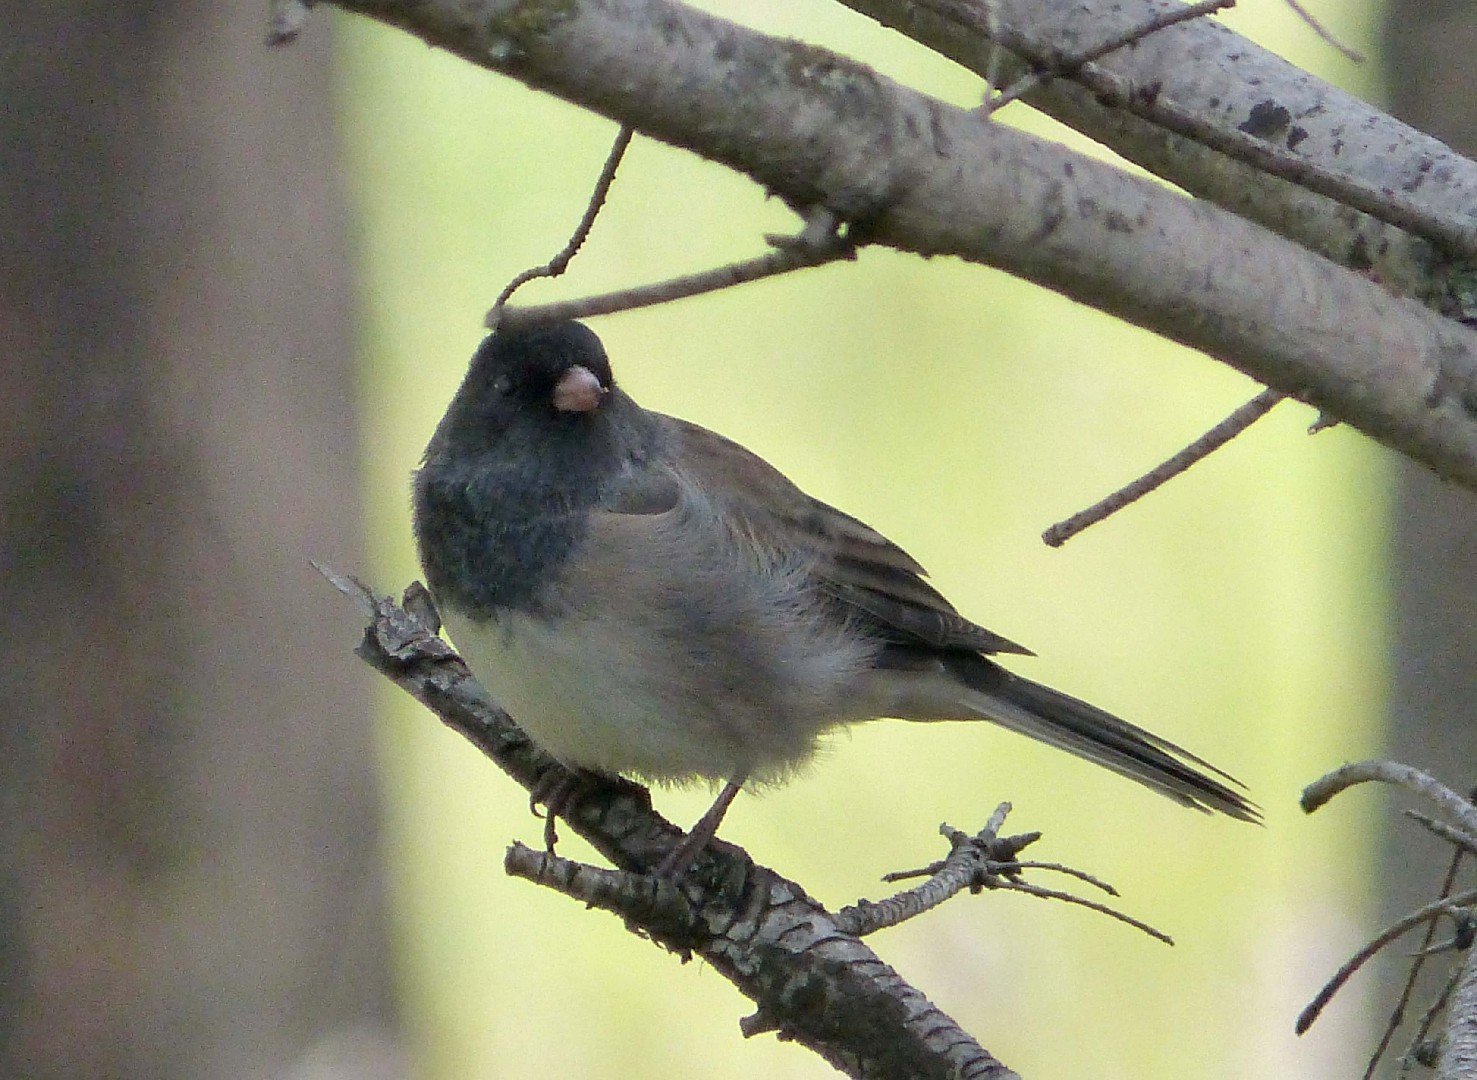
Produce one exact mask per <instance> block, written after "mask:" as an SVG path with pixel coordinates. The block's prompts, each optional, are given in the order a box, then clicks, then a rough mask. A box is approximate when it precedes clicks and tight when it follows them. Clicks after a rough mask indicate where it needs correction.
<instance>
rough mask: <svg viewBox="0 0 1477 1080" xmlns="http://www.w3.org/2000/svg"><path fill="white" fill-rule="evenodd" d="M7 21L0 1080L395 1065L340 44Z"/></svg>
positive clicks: (90, 7) (232, 28) (164, 15)
mask: <svg viewBox="0 0 1477 1080" xmlns="http://www.w3.org/2000/svg"><path fill="white" fill-rule="evenodd" d="M4 16H5V25H6V31H5V41H4V45H3V46H0V57H3V63H0V101H3V102H4V108H3V109H0V148H3V149H0V184H3V188H0V235H3V236H4V237H5V238H6V240H5V243H4V245H3V246H0V349H3V352H0V355H3V365H4V367H3V371H4V383H3V392H0V595H3V597H4V600H5V602H4V604H3V607H0V656H3V658H4V663H3V664H0V702H3V703H4V721H3V726H0V1075H3V1076H6V1077H16V1078H28V1080H29V1078H36V1080H46V1078H57V1080H61V1078H68V1080H75V1078H78V1077H95V1078H99V1080H101V1078H108V1080H128V1078H131V1077H138V1078H145V1077H147V1078H149V1080H169V1078H174V1077H180V1078H184V1077H190V1078H201V1077H222V1078H227V1077H229V1078H231V1080H240V1078H245V1077H265V1076H287V1075H294V1074H297V1075H307V1073H308V1071H309V1069H310V1068H312V1069H314V1070H315V1071H313V1075H314V1076H329V1075H336V1074H337V1073H338V1072H340V1071H345V1072H346V1071H347V1069H348V1067H349V1066H350V1065H352V1068H353V1071H354V1074H355V1075H356V1076H360V1077H366V1076H394V1075H397V1074H398V1072H399V1070H398V1067H397V1066H396V1064H395V1053H394V1037H395V1036H394V1008H393V1005H392V995H391V985H390V975H389V970H388V960H387V948H386V938H387V934H386V926H385V903H384V890H383V887H382V883H381V880H380V877H379V874H380V871H379V861H378V852H377V838H376V828H377V823H378V809H377V805H376V795H375V787H374V778H373V760H372V746H371V732H370V730H369V729H368V727H367V724H366V717H367V716H368V713H369V709H368V705H369V681H370V676H369V675H368V674H367V673H365V672H363V671H362V670H360V669H359V668H358V667H357V666H356V665H354V664H351V663H349V662H346V661H344V660H342V659H330V660H325V659H324V658H325V657H329V658H333V657H342V655H343V652H342V649H343V646H344V645H345V644H346V643H347V642H348V641H349V640H350V639H351V638H352V636H353V635H354V634H355V633H356V632H357V631H356V628H355V626H354V620H353V619H352V618H351V617H348V616H346V614H345V611H344V608H343V606H342V601H341V600H339V599H338V598H337V597H336V596H334V595H333V594H332V592H331V590H329V589H328V588H326V587H325V586H324V585H323V583H322V582H321V581H319V580H317V579H316V575H314V574H313V573H312V572H311V571H310V569H309V568H308V565H307V560H308V558H309V557H314V556H316V557H319V558H323V559H326V560H329V561H331V562H334V563H336V564H339V565H344V566H346V567H353V566H354V565H356V563H357V561H358V552H359V541H358V537H357V532H358V522H359V518H360V514H359V506H358V493H357V479H356V434H355V427H354V392H353V390H354V372H353V368H352V364H351V359H352V358H351V333H350V326H349V308H350V303H349V295H350V290H349V284H348V267H347V260H346V256H345V251H344V247H345V241H344V229H343V208H342V198H341V195H340V192H339V191H338V188H337V186H336V179H337V177H336V171H335V170H336V158H335V146H334V139H333V137H332V127H331V122H330V119H331V118H330V116H329V109H330V105H331V102H332V98H333V95H332V94H331V92H330V87H329V85H328V73H327V65H328V56H327V53H326V49H325V48H324V47H323V46H324V41H325V37H326V34H324V33H321V32H320V33H319V34H316V35H310V36H309V37H310V40H308V41H305V42H304V43H302V44H301V45H299V46H298V48H296V49H294V50H292V51H291V52H289V53H284V54H274V53H270V52H268V51H267V50H266V49H265V48H264V47H263V45H262V44H261V42H262V36H263V31H264V17H265V8H264V7H263V6H261V5H253V4H246V5H240V4H206V3H193V4H192V3H175V4H169V3H144V4H116V3H102V2H99V0H88V2H83V3H72V4H24V3H10V4H6V5H4ZM336 1065H337V1067H335V1066H336Z"/></svg>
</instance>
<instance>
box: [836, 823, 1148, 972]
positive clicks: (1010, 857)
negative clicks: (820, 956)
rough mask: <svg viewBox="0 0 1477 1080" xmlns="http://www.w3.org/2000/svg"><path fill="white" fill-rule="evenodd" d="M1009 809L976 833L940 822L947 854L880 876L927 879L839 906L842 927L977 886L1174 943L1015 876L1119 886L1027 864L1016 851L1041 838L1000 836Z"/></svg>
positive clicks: (903, 912) (857, 928)
mask: <svg viewBox="0 0 1477 1080" xmlns="http://www.w3.org/2000/svg"><path fill="white" fill-rule="evenodd" d="M1009 812H1010V804H1009V803H1001V804H1000V805H999V806H998V807H996V809H995V812H994V813H993V814H991V815H990V820H989V821H988V822H987V823H986V824H985V827H984V828H983V829H981V830H980V831H979V832H978V833H976V834H975V835H974V836H970V835H969V834H968V833H965V832H962V831H961V830H959V829H955V828H952V827H950V826H949V825H940V826H939V832H940V833H942V834H943V835H944V836H945V837H947V838H948V840H949V844H950V852H949V855H948V857H947V858H945V859H943V860H942V861H941V862H937V863H934V864H933V865H931V866H929V867H926V868H924V869H921V870H906V871H901V872H897V873H892V874H888V875H886V877H885V878H884V880H886V881H900V880H903V879H905V878H911V877H920V876H923V875H925V874H926V875H928V880H927V881H925V882H923V883H922V884H920V885H916V886H914V887H913V888H911V889H907V890H905V891H903V892H900V893H896V894H895V895H893V896H890V897H888V898H887V899H885V900H878V901H870V900H862V901H859V902H858V903H856V904H853V905H851V906H850V907H846V908H843V909H841V911H839V912H837V913H836V924H837V926H839V927H842V928H843V929H844V930H845V931H846V932H847V933H852V934H855V935H856V936H857V937H864V936H865V935H867V934H871V933H874V932H876V931H877V930H881V929H884V928H886V927H889V926H896V925H898V924H899V923H901V922H905V921H907V920H908V919H911V918H913V917H914V916H916V915H920V914H922V913H923V912H925V911H928V910H931V909H932V908H935V907H938V906H939V905H940V904H942V903H943V902H944V901H945V900H948V899H950V898H951V897H953V896H956V895H958V894H959V893H960V892H962V891H964V890H965V889H969V890H970V891H971V892H979V891H980V890H981V889H1002V890H1005V891H1008V892H1021V893H1025V894H1026V895H1027V896H1035V897H1039V898H1041V899H1044V900H1061V901H1063V902H1064V903H1068V904H1076V905H1077V906H1079V907H1085V908H1087V909H1088V910H1090V911H1096V912H1098V913H1099V914H1101V915H1107V916H1108V917H1110V918H1113V919H1117V920H1118V921H1119V922H1122V923H1126V924H1127V925H1129V926H1132V927H1134V928H1135V929H1137V930H1141V931H1143V932H1144V933H1146V934H1148V935H1149V936H1150V937H1153V938H1157V939H1158V940H1160V941H1163V942H1164V943H1165V944H1168V945H1173V944H1174V939H1172V938H1171V937H1170V936H1169V935H1168V934H1165V933H1164V932H1163V931H1161V930H1157V929H1155V928H1154V927H1152V926H1150V925H1149V924H1148V923H1145V922H1142V921H1141V920H1139V919H1135V918H1133V917H1132V916H1131V915H1126V914H1124V913H1123V912H1121V911H1118V910H1116V909H1114V908H1111V907H1108V906H1107V905H1105V904H1100V903H1098V902H1097V901H1095V900H1087V899H1085V898H1083V897H1080V896H1076V895H1074V894H1072V893H1067V892H1062V891H1060V890H1057V889H1047V888H1043V887H1042V886H1039V885H1034V884H1031V883H1029V882H1025V881H1021V880H1020V878H1019V876H1018V875H1019V874H1020V872H1021V871H1022V870H1025V869H1031V868H1038V869H1049V870H1055V871H1058V872H1061V873H1065V874H1069V875H1071V876H1073V877H1076V878H1078V879H1079V880H1081V881H1084V882H1087V883H1088V884H1091V885H1093V886H1095V887H1097V888H1100V889H1102V890H1103V891H1104V892H1106V893H1108V894H1109V895H1111V896H1117V895H1118V892H1117V890H1116V889H1114V888H1113V887H1112V886H1111V885H1109V884H1108V883H1107V882H1104V881H1101V880H1099V879H1098V878H1095V877H1093V876H1092V875H1090V874H1085V873H1083V872H1082V871H1079V870H1073V869H1071V868H1069V867H1065V866H1062V865H1060V864H1058V863H1030V862H1021V861H1019V860H1017V859H1016V857H1015V856H1016V855H1017V854H1018V853H1019V852H1020V851H1021V850H1022V849H1024V848H1025V847H1027V846H1028V845H1030V844H1032V843H1034V842H1035V841H1036V840H1038V839H1040V837H1041V834H1040V833H1039V832H1033V833H1024V834H1022V835H1020V836H1010V837H1002V836H1000V835H999V833H1000V829H1001V827H1002V826H1003V825H1004V824H1005V817H1006V815H1007V814H1009Z"/></svg>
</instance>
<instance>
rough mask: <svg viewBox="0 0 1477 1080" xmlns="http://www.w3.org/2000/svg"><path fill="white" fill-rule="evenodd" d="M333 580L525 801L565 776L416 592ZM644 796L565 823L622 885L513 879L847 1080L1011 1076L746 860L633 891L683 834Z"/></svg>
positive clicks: (549, 867)
mask: <svg viewBox="0 0 1477 1080" xmlns="http://www.w3.org/2000/svg"><path fill="white" fill-rule="evenodd" d="M320 569H321V568H320ZM324 576H325V577H327V578H328V579H329V581H330V582H331V583H332V584H333V585H334V586H335V587H336V588H337V589H338V590H339V591H340V592H342V593H343V594H344V595H345V596H347V597H349V598H350V599H351V600H353V601H354V603H355V604H356V605H357V606H358V608H359V610H360V611H361V612H363V613H364V614H365V615H366V616H367V617H368V619H369V625H368V627H367V628H366V629H365V632H364V639H363V641H362V642H361V643H360V645H359V648H358V650H357V652H358V654H359V656H360V657H361V658H362V659H364V661H365V662H366V663H368V664H369V665H370V666H371V667H373V668H374V669H375V670H376V671H379V672H380V673H381V674H383V675H385V676H386V677H387V678H389V679H390V680H391V681H392V682H394V683H395V684H396V685H397V686H399V687H401V688H402V689H403V690H405V691H406V692H407V693H409V694H411V696H413V697H414V698H416V700H418V701H420V702H421V703H423V704H424V705H426V706H427V707H428V708H429V709H430V710H431V711H432V712H434V713H435V714H436V715H437V716H438V717H440V719H441V720H442V721H443V722H444V723H446V724H447V726H449V727H451V728H452V729H453V730H455V731H457V732H460V733H461V734H462V735H464V736H465V737H466V738H467V739H468V740H469V741H470V742H471V743H472V744H473V745H474V746H476V747H477V748H478V749H479V750H481V751H482V752H483V753H484V754H486V755H487V756H488V757H490V758H491V759H492V760H493V761H494V762H495V763H496V764H497V765H498V766H499V767H500V768H502V769H503V771H505V772H507V773H508V774H509V775H510V776H512V777H513V778H514V779H515V780H517V781H518V782H519V783H520V784H522V785H523V786H524V787H525V788H529V789H532V788H533V787H534V786H536V785H537V784H538V783H539V779H540V777H541V776H543V775H544V774H545V773H546V772H547V771H548V770H550V769H555V768H559V767H560V766H558V765H557V764H556V763H555V762H554V761H553V760H552V759H551V758H549V757H548V755H546V754H544V753H543V751H541V750H539V749H538V748H537V747H536V746H534V744H533V743H532V742H530V741H529V739H528V737H527V736H526V735H524V734H523V732H522V731H521V730H519V728H518V726H517V725H516V724H514V723H513V721H512V720H511V719H510V718H509V717H508V715H507V714H506V713H504V712H503V711H502V710H501V709H499V708H498V707H497V706H496V705H495V704H494V703H493V702H492V701H491V699H490V698H488V696H487V693H486V691H484V690H483V689H482V687H481V686H480V685H479V684H478V683H477V681H476V680H475V679H474V678H473V677H472V675H471V674H470V672H468V671H467V669H466V666H465V665H464V664H463V663H462V662H461V659H460V658H459V657H458V656H457V655H456V654H455V653H454V652H453V651H452V650H451V648H450V647H449V646H447V645H446V643H445V642H444V641H442V640H441V639H440V638H439V637H437V636H436V633H435V629H434V623H428V622H427V620H426V617H425V616H426V611H425V608H424V602H423V599H422V598H423V595H424V590H420V591H418V592H411V593H410V598H411V600H413V601H414V602H412V603H410V604H408V605H407V606H404V607H402V606H401V605H398V604H395V603H394V602H393V601H391V600H389V599H386V598H381V597H378V596H376V595H375V594H374V593H373V591H371V590H370V589H368V588H366V587H365V586H364V585H363V584H361V583H360V582H358V581H357V580H355V579H353V578H350V577H346V576H344V575H340V574H334V573H331V572H327V571H324ZM639 790H640V789H637V788H635V785H618V786H614V785H613V786H611V787H610V788H608V789H601V790H599V791H597V792H596V793H594V794H593V795H591V796H590V797H587V798H583V799H581V800H580V801H579V802H578V803H577V804H576V805H575V806H573V807H571V808H570V811H569V814H570V816H571V817H572V818H573V820H572V821H570V822H569V824H570V826H571V827H572V828H573V829H574V830H575V831H576V832H578V833H579V834H580V835H581V836H583V837H585V839H587V840H589V841H590V843H591V844H593V845H594V846H595V848H596V849H597V850H598V851H600V853H601V854H602V855H604V856H605V857H606V858H607V859H609V860H610V861H611V863H612V864H613V865H614V866H615V867H616V871H615V872H608V871H597V870H594V869H593V868H580V867H575V866H573V865H572V864H569V863H567V862H566V861H565V860H547V859H542V858H541V857H539V856H537V854H529V855H525V854H523V851H526V850H527V849H522V850H520V849H519V848H514V849H513V851H512V852H511V853H510V854H509V862H510V864H511V868H512V869H513V870H514V871H515V872H518V873H520V874H525V876H530V877H538V878H540V879H541V880H544V881H546V882H547V883H548V884H550V885H553V886H555V887H559V888H561V890H562V891H566V892H570V893H571V894H572V895H580V896H581V898H583V899H589V900H594V899H597V898H598V899H599V900H600V901H601V902H602V903H603V904H604V906H607V907H610V908H612V909H613V910H621V912H622V914H624V915H625V916H626V917H627V918H628V919H630V920H631V925H632V926H633V927H634V928H636V929H638V930H639V932H642V933H644V934H646V935H648V936H650V937H651V938H652V939H653V940H656V941H657V942H659V943H660V944H662V945H665V946H666V947H668V948H670V949H673V950H675V951H677V952H680V953H683V954H686V953H688V952H691V953H692V954H693V955H696V956H700V957H701V958H702V959H704V960H706V961H707V962H708V963H709V964H710V965H711V966H712V967H713V968H714V970H716V971H718V972H719V973H720V974H722V975H723V976H724V977H725V978H727V979H729V980H730V981H731V982H733V983H734V985H735V986H737V987H738V988H739V990H740V991H742V992H743V993H744V994H745V995H747V996H748V997H749V998H750V999H752V1000H753V1001H754V1002H755V1003H756V1004H757V1006H758V1012H757V1013H756V1014H755V1018H751V1019H750V1020H748V1021H745V1024H744V1030H745V1031H748V1032H754V1031H759V1030H776V1031H779V1032H781V1033H782V1034H783V1036H784V1037H785V1038H789V1039H793V1040H795V1041H797V1042H799V1043H801V1044H802V1045H804V1046H807V1047H809V1048H810V1049H811V1050H813V1051H815V1052H816V1053H818V1054H819V1055H820V1056H821V1057H823V1058H824V1059H825V1060H826V1061H828V1062H830V1063H831V1064H832V1065H833V1066H835V1067H836V1068H837V1069H838V1070H840V1071H841V1072H843V1073H845V1074H846V1075H848V1076H855V1077H868V1078H876V1080H882V1078H897V1080H902V1078H904V1077H940V1078H943V1077H969V1078H975V1080H1009V1078H1011V1077H1014V1076H1015V1073H1013V1072H1011V1071H1010V1070H1009V1069H1007V1068H1006V1067H1005V1066H1004V1065H1002V1064H1001V1063H1000V1062H999V1061H997V1060H996V1059H995V1058H994V1057H992V1056H991V1055H990V1054H989V1053H988V1052H987V1051H986V1050H984V1049H983V1048H982V1047H981V1046H980V1045H979V1044H978V1043H977V1042H976V1041H975V1040H974V1039H973V1038H971V1037H970V1036H969V1035H968V1034H967V1033H966V1032H965V1031H963V1030H962V1029H961V1028H960V1027H959V1026H958V1025H957V1024H955V1023H954V1021H953V1020H951V1019H950V1018H949V1017H948V1016H946V1015H944V1013H942V1012H941V1011H940V1010H939V1009H938V1008H937V1007H936V1006H934V1005H933V1004H932V1003H931V1002H930V1001H929V1000H928V999H927V998H926V997H924V995H923V994H921V993H920V992H919V991H918V990H916V989H914V988H913V987H912V986H910V985H909V984H908V983H907V982H905V981H904V980H903V979H902V978H901V977H900V976H899V975H898V974H897V973H896V972H895V971H893V970H892V969H891V968H890V967H888V966H887V965H886V964H884V963H883V962H882V961H881V960H880V959H879V958H878V957H877V955H876V954H875V953H873V952H872V951H871V950H870V949H868V948H867V947H866V946H865V945H864V944H863V943H862V942H861V941H860V940H858V939H857V938H856V937H854V936H852V935H849V934H846V933H844V932H843V931H842V930H841V929H840V928H839V927H838V926H837V925H836V922H835V919H834V917H833V916H832V915H831V914H830V913H829V912H828V911H826V910H825V909H824V908H823V907H821V906H820V905H819V904H817V903H816V902H815V901H814V900H812V899H811V898H810V897H809V896H807V895H806V893H805V890H804V889H802V888H801V887H800V886H799V885H797V884H795V883H794V882H791V881H788V880H786V879H785V878H782V877H780V876H779V875H778V874H776V873H775V872H774V871H772V870H769V869H767V868H765V867H762V866H758V865H756V864H755V863H754V862H753V861H752V860H751V859H750V858H749V857H748V856H747V855H746V854H745V853H744V852H743V851H742V850H740V849H738V848H736V847H734V846H732V845H729V844H724V843H721V842H719V843H711V844H709V845H708V846H707V848H705V849H704V851H703V853H702V855H701V856H700V857H699V859H698V860H697V861H696V862H695V863H694V865H693V867H692V869H691V870H690V871H689V873H688V875H687V876H686V877H685V878H684V879H683V882H682V885H681V894H682V895H681V897H680V898H679V899H676V900H674V899H673V898H672V897H670V896H669V895H666V893H664V891H663V889H662V888H661V887H655V888H652V887H648V886H644V885H641V884H637V883H636V882H637V881H638V879H644V878H646V877H647V876H648V875H649V874H650V871H651V870H652V868H653V867H655V866H657V865H658V864H659V863H660V862H661V860H662V858H663V857H664V856H665V855H666V854H667V852H668V851H670V850H671V848H672V847H673V846H675V845H676V843H677V842H678V841H679V839H680V837H681V835H682V834H681V832H680V830H678V829H677V828H676V827H675V826H673V825H672V824H670V823H669V822H667V821H666V820H665V819H663V818H662V817H660V816H659V815H658V814H656V813H655V812H653V811H652V809H651V805H650V802H649V800H648V799H644V798H642V797H641V795H640V794H638V792H639ZM668 888H669V889H670V888H671V887H670V886H668ZM643 890H645V891H643ZM684 903H685V904H686V905H687V906H689V907H690V909H691V916H690V917H689V916H688V915H687V914H686V913H685V912H684V911H683V904H684ZM620 905H624V906H623V907H622V906H620ZM638 915H640V916H642V917H651V920H652V921H650V922H643V921H642V920H641V918H637V916H638Z"/></svg>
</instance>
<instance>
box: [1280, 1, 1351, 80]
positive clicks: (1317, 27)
mask: <svg viewBox="0 0 1477 1080" xmlns="http://www.w3.org/2000/svg"><path fill="white" fill-rule="evenodd" d="M1282 2H1283V3H1284V4H1286V5H1287V6H1288V7H1290V8H1292V10H1293V11H1294V12H1296V13H1297V16H1298V18H1300V19H1302V20H1303V22H1305V23H1307V24H1308V26H1309V28H1310V29H1312V31H1313V33H1315V34H1317V35H1318V36H1319V37H1320V38H1322V39H1323V41H1324V43H1325V44H1327V45H1331V46H1333V47H1334V48H1335V49H1337V50H1338V51H1339V52H1341V53H1343V54H1344V57H1345V59H1348V60H1352V61H1353V62H1354V63H1356V64H1362V63H1364V54H1363V53H1362V52H1360V51H1359V50H1357V49H1351V48H1349V46H1347V45H1345V44H1344V43H1343V42H1342V41H1340V40H1339V39H1338V38H1336V37H1334V36H1333V33H1332V32H1331V31H1329V30H1328V29H1327V28H1326V27H1325V26H1324V25H1323V24H1322V23H1321V22H1319V21H1318V20H1317V19H1315V18H1314V17H1313V13H1312V12H1311V11H1309V10H1308V9H1307V8H1305V7H1303V5H1302V4H1300V3H1298V0H1282Z"/></svg>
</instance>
